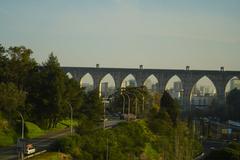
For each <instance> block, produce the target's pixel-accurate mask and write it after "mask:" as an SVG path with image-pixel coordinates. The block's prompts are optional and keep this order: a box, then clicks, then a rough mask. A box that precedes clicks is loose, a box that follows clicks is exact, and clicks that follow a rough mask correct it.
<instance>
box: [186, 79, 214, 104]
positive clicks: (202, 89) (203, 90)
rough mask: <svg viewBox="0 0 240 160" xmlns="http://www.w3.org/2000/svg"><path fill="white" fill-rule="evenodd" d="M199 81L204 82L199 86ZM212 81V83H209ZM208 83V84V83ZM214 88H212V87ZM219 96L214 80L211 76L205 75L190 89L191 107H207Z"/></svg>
mask: <svg viewBox="0 0 240 160" xmlns="http://www.w3.org/2000/svg"><path fill="white" fill-rule="evenodd" d="M198 83H202V84H204V85H203V86H198V85H199V84H198ZM209 83H210V85H209ZM206 84H208V85H206ZM210 86H211V87H213V88H211V87H210ZM216 96H217V86H216V84H215V83H214V81H213V80H212V79H211V78H209V76H207V75H204V76H201V77H200V78H198V79H197V80H196V81H195V82H194V84H193V86H192V88H191V91H190V97H189V98H190V107H193V106H195V107H199V108H201V107H206V106H209V105H210V104H211V103H212V101H213V99H214V98H216Z"/></svg>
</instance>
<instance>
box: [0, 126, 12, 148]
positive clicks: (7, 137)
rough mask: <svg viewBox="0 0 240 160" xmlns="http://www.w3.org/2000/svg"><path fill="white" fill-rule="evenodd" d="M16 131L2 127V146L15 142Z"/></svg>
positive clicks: (0, 139) (0, 142)
mask: <svg viewBox="0 0 240 160" xmlns="http://www.w3.org/2000/svg"><path fill="white" fill-rule="evenodd" d="M15 137H16V133H15V132H14V131H13V130H3V129H0V146H1V147H4V146H9V145H12V144H14V143H15Z"/></svg>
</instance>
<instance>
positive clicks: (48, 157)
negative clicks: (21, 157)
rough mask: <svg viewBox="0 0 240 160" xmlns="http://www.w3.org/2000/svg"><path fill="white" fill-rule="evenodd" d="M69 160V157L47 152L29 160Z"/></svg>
mask: <svg viewBox="0 0 240 160" xmlns="http://www.w3.org/2000/svg"><path fill="white" fill-rule="evenodd" d="M63 159H64V160H71V159H72V158H71V156H68V155H66V154H63V153H58V152H47V153H44V154H41V155H39V156H36V157H33V158H30V160H63Z"/></svg>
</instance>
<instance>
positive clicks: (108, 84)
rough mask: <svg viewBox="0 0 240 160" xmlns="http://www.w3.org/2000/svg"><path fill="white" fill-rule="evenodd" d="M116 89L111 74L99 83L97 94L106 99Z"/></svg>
mask: <svg viewBox="0 0 240 160" xmlns="http://www.w3.org/2000/svg"><path fill="white" fill-rule="evenodd" d="M115 88H116V85H115V81H114V79H113V77H112V75H111V74H109V73H108V74H106V75H105V76H104V77H103V78H102V79H101V81H100V85H99V93H100V96H102V97H108V96H110V95H111V94H113V93H114V91H115Z"/></svg>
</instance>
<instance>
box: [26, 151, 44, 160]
mask: <svg viewBox="0 0 240 160" xmlns="http://www.w3.org/2000/svg"><path fill="white" fill-rule="evenodd" d="M46 152H47V150H43V151H40V152H37V153H33V154H31V155H29V156H25V157H24V159H28V158H32V157H35V156H38V155H40V154H43V153H46Z"/></svg>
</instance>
